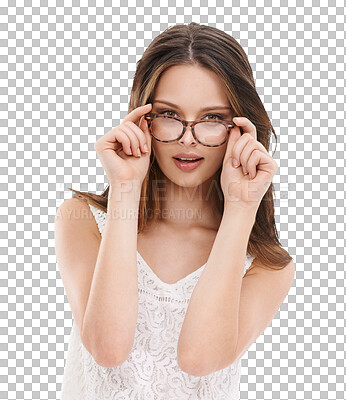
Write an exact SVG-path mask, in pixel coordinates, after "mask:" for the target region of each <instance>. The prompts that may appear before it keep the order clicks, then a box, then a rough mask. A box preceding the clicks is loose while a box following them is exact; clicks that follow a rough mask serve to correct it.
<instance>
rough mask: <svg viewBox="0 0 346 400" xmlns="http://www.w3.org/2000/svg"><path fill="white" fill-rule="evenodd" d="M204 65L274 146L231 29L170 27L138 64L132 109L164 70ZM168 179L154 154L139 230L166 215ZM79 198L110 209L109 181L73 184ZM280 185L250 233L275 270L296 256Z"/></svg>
mask: <svg viewBox="0 0 346 400" xmlns="http://www.w3.org/2000/svg"><path fill="white" fill-rule="evenodd" d="M181 64H184V65H199V66H202V67H205V68H208V69H210V70H212V71H213V72H215V73H216V74H217V75H218V77H219V78H220V79H221V81H222V82H223V84H224V86H225V91H226V95H227V97H228V100H229V102H230V106H231V107H232V109H233V111H234V115H238V116H243V117H246V118H248V119H249V120H250V121H251V122H252V123H253V124H254V125H255V126H256V129H257V140H258V141H259V142H260V143H262V144H263V146H264V147H265V148H266V150H267V151H268V150H269V145H270V138H271V133H273V134H274V136H275V140H277V135H276V133H275V130H274V128H273V126H272V124H271V122H270V119H269V117H268V114H267V112H266V110H265V108H264V106H263V104H262V101H261V99H260V97H259V96H258V93H257V91H256V87H255V81H254V78H253V73H252V69H251V66H250V63H249V61H248V58H247V55H246V53H245V51H244V50H243V48H242V47H241V45H240V44H239V43H238V42H237V41H236V40H235V39H234V38H233V37H232V36H230V35H228V34H227V33H225V32H223V31H221V30H219V29H217V28H215V27H211V26H206V25H201V24H198V23H196V22H191V23H189V24H188V25H184V24H178V25H174V26H172V27H169V28H167V29H166V30H165V31H164V32H162V33H161V34H160V35H158V36H157V37H156V38H155V39H154V40H153V41H152V42H151V43H150V45H149V46H148V48H147V49H146V51H145V52H144V54H143V56H142V58H141V59H140V60H139V61H138V62H137V68H136V72H135V76H134V80H133V87H132V91H131V97H130V103H129V108H128V112H131V111H132V110H134V109H135V108H137V107H139V106H142V105H145V104H147V103H152V102H153V94H154V89H155V86H156V84H157V82H158V81H159V78H160V76H161V74H162V73H163V72H164V71H165V70H166V69H167V68H169V67H171V66H173V65H181ZM221 171H222V166H221V167H220V169H219V170H218V173H217V174H216V176H217V181H216V186H217V187H216V192H217V193H218V194H220V193H221V196H220V195H215V194H214V195H213V197H212V199H211V200H212V201H213V203H214V205H215V207H216V209H217V210H218V211H219V213H220V214H222V213H223V207H224V201H223V195H222V190H221V186H220V174H221ZM163 180H164V176H163V173H162V171H161V169H160V168H159V166H158V164H157V161H156V158H155V154H154V152H151V156H150V165H149V169H148V173H147V175H146V177H145V179H144V181H143V185H142V188H141V199H140V202H139V214H138V230H137V233H140V232H142V231H143V230H144V229H145V227H147V226H149V224H150V223H152V222H153V221H155V220H157V219H158V218H159V215H160V214H161V201H160V198H159V195H158V192H159V191H158V190H157V189H158V188H157V183H158V182H161V181H163ZM69 189H70V190H72V191H73V192H74V193H73V197H77V198H82V199H86V200H87V201H88V202H89V203H90V204H92V205H94V206H96V207H98V208H100V209H101V210H102V211H105V212H107V203H108V193H109V185H108V186H107V188H106V189H105V190H104V192H103V193H102V194H101V195H97V194H94V193H89V192H79V191H77V190H74V189H72V188H69ZM273 196H274V188H273V184H272V183H271V185H270V187H269V189H268V190H267V192H266V193H265V195H264V196H263V198H262V201H261V203H260V206H259V208H258V210H257V214H256V220H255V223H254V226H253V228H252V232H251V234H250V237H249V242H248V248H247V252H248V253H249V254H250V255H252V256H254V257H255V258H256V262H257V264H258V265H260V266H262V267H268V268H269V269H282V268H284V267H285V266H286V265H287V264H288V263H289V262H290V261H291V260H292V257H291V256H290V255H289V253H288V252H287V251H286V250H285V249H284V248H282V246H281V244H280V241H279V237H278V232H277V230H276V225H275V218H274V198H273Z"/></svg>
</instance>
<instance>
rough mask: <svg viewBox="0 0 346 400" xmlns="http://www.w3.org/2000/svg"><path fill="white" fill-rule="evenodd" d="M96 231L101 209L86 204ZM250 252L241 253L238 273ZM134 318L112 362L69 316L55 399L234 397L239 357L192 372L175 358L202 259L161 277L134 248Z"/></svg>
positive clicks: (102, 218)
mask: <svg viewBox="0 0 346 400" xmlns="http://www.w3.org/2000/svg"><path fill="white" fill-rule="evenodd" d="M90 209H91V211H92V212H93V215H94V217H95V219H96V222H97V225H98V228H99V230H100V233H101V235H102V232H103V228H104V225H105V220H106V217H107V214H106V213H105V212H103V211H101V210H100V209H98V208H96V207H94V206H92V205H90ZM252 260H253V257H251V256H249V255H247V256H246V260H245V265H244V274H245V272H246V270H247V268H248V267H249V266H250V265H251V262H252ZM137 265H138V294H139V304H138V321H137V328H136V333H135V340H134V345H133V348H132V350H131V352H130V354H129V356H128V358H127V360H126V361H125V362H124V363H123V364H121V365H119V366H116V367H113V368H107V367H102V366H100V365H98V364H97V363H96V362H95V360H94V359H93V357H92V356H91V354H90V353H89V352H88V351H87V350H86V348H85V347H84V345H83V344H82V342H81V339H80V336H79V332H78V328H77V326H76V325H75V323H74V322H73V326H72V330H71V334H70V341H69V346H68V353H67V359H66V363H65V369H64V376H63V381H62V388H61V400H120V399H121V400H212V399H215V400H239V382H240V368H241V365H240V360H238V361H237V362H236V363H234V364H232V365H230V366H229V367H227V368H225V369H222V370H219V371H216V372H214V373H212V374H210V375H207V376H202V377H196V376H193V375H189V374H187V373H185V372H184V371H182V370H181V369H180V368H179V366H178V363H177V343H178V338H179V333H180V330H181V326H182V324H183V321H184V316H185V313H186V310H187V306H188V302H189V299H190V297H191V295H192V292H193V289H194V287H195V285H196V283H197V281H198V278H199V276H200V275H201V273H202V271H203V269H204V267H205V265H206V264H204V265H202V266H201V267H200V268H199V269H197V270H196V271H194V272H192V273H191V274H189V275H187V276H186V277H185V278H183V279H181V280H179V281H178V282H176V283H173V284H168V283H165V282H162V281H161V280H160V279H159V278H158V276H157V275H156V274H155V273H154V272H153V271H152V270H151V268H150V267H149V266H148V265H147V264H146V262H145V261H144V260H143V258H142V256H141V255H140V254H139V253H138V251H137Z"/></svg>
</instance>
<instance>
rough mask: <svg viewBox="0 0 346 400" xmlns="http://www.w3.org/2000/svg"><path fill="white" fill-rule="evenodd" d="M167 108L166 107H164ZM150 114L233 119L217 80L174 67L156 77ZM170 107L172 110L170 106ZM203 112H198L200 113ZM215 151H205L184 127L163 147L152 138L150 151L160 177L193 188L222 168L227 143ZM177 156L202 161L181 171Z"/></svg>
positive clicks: (207, 73) (197, 68) (194, 68)
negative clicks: (192, 155) (188, 155)
mask: <svg viewBox="0 0 346 400" xmlns="http://www.w3.org/2000/svg"><path fill="white" fill-rule="evenodd" d="M166 102H167V103H169V104H167V103H166ZM152 104H153V107H152V112H153V113H163V111H165V110H169V112H167V111H166V112H165V113H164V114H165V115H171V116H174V117H180V118H182V119H184V120H187V121H194V120H198V119H209V120H210V119H211V120H219V119H220V118H219V117H217V116H216V115H210V114H217V115H220V116H221V117H222V119H224V120H232V118H233V116H234V115H232V112H231V108H230V104H229V101H228V99H227V97H226V94H225V88H224V86H223V83H222V81H221V80H220V79H219V77H218V76H217V75H216V74H215V73H214V72H213V71H211V70H209V69H207V68H203V67H200V66H195V65H194V66H192V65H188V66H187V65H176V66H173V67H170V68H169V69H167V70H166V71H165V72H164V73H163V74H162V75H161V77H160V79H159V82H158V83H157V85H156V88H155V91H154V96H153V102H152ZM172 104H174V105H175V106H172ZM202 108H203V109H206V110H204V111H201V109H202ZM228 138H229V135H228V137H227V139H226V142H225V143H224V144H222V145H221V146H219V147H207V146H203V145H202V144H200V143H198V142H197V141H196V140H195V139H194V137H193V135H192V131H191V127H187V129H186V131H185V133H184V135H183V137H182V138H181V139H180V140H179V141H176V142H171V143H164V142H159V141H157V140H156V139H155V138H152V142H151V143H152V148H153V151H154V154H155V157H156V160H157V163H158V165H159V167H160V169H161V171H162V172H163V174H164V175H165V176H166V177H167V178H168V179H169V180H170V181H172V182H173V183H175V184H176V185H178V186H184V187H194V186H198V185H201V184H202V183H203V182H205V181H207V180H208V179H210V178H212V177H213V176H214V175H215V173H216V172H217V171H218V169H219V168H220V166H221V165H222V162H223V158H224V155H225V152H226V147H227V142H228ZM178 153H195V154H197V155H198V156H199V157H203V158H204V160H203V161H202V163H200V165H199V166H198V167H197V168H195V169H193V170H191V171H182V170H181V169H180V168H178V167H177V165H176V164H175V161H174V158H173V156H175V155H176V154H178Z"/></svg>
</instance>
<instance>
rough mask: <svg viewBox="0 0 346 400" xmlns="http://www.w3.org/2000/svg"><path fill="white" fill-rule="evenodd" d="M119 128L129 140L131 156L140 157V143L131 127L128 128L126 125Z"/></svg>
mask: <svg viewBox="0 0 346 400" xmlns="http://www.w3.org/2000/svg"><path fill="white" fill-rule="evenodd" d="M129 122H130V121H129ZM120 127H121V129H122V130H123V131H124V132H126V134H127V136H128V138H129V139H130V146H131V149H132V154H133V155H134V156H136V157H140V156H141V150H140V148H139V146H140V142H139V139H138V137H137V135H136V133H135V132H134V131H133V129H132V127H130V126H129V125H128V124H127V123H125V124H121V125H120Z"/></svg>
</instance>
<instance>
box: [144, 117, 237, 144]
mask: <svg viewBox="0 0 346 400" xmlns="http://www.w3.org/2000/svg"><path fill="white" fill-rule="evenodd" d="M144 118H145V119H146V120H147V122H148V127H149V130H150V133H151V135H152V136H153V137H154V138H155V139H156V140H158V141H159V142H164V143H170V142H175V141H177V140H180V139H181V138H182V137H183V135H184V133H185V131H186V128H187V127H188V126H191V130H192V135H193V137H194V138H195V139H196V140H197V142H198V143H200V144H202V145H203V146H207V147H218V146H221V145H222V144H224V143H225V142H226V139H227V135H228V134H229V132H230V129H231V128H234V126H235V123H234V122H233V121H225V120H220V119H219V120H205V119H200V120H197V121H185V120H183V119H181V118H176V117H172V116H171V115H163V114H158V113H147V114H145V115H144Z"/></svg>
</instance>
